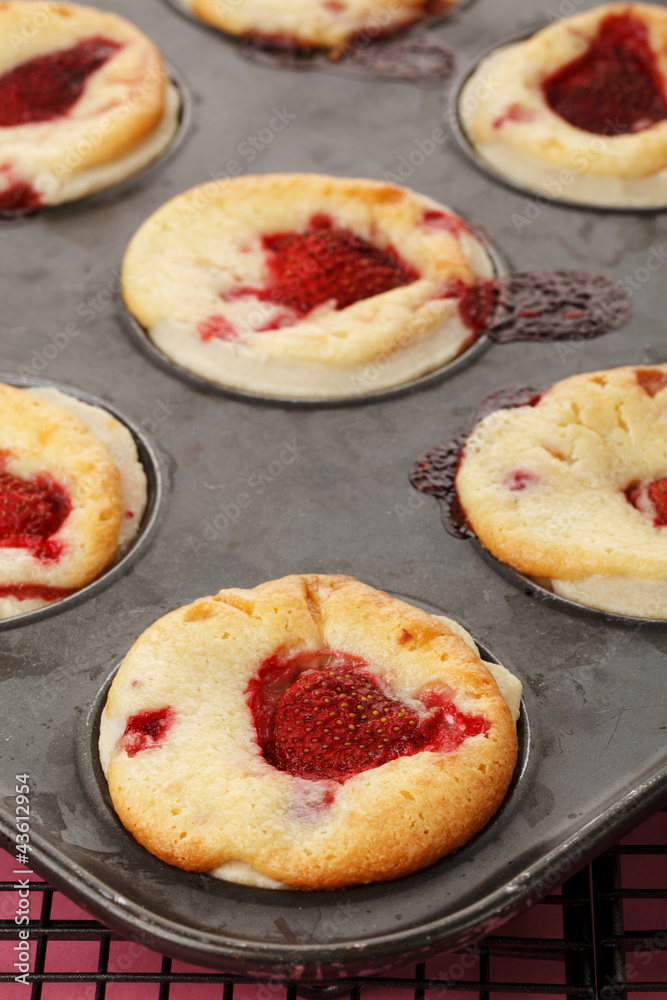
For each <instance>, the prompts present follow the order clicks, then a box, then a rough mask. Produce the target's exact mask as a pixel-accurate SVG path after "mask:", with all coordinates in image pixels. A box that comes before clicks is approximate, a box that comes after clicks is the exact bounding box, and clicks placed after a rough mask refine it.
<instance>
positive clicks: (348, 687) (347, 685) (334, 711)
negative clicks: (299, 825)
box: [246, 650, 491, 782]
mask: <svg viewBox="0 0 667 1000" xmlns="http://www.w3.org/2000/svg"><path fill="white" fill-rule="evenodd" d="M246 694H247V699H248V703H249V705H250V708H251V711H252V713H253V718H254V721H255V726H256V729H257V738H258V742H259V745H260V746H261V748H262V750H263V752H264V756H265V758H266V760H267V761H268V762H269V763H270V764H272V765H273V766H274V767H275V768H277V769H278V770H279V771H286V772H288V773H289V774H293V775H295V776H296V777H300V778H306V779H308V780H313V781H314V780H317V779H329V780H333V781H338V782H343V781H346V780H347V779H348V778H351V777H353V776H354V775H355V774H359V773H360V772H361V771H367V770H370V769H371V768H375V767H380V766H381V765H382V764H385V763H387V762H388V761H390V760H395V759H396V758H397V757H406V756H412V755H413V754H415V753H419V752H420V751H422V750H437V751H440V752H450V751H452V750H455V749H456V748H457V747H458V746H460V745H461V743H463V741H464V740H466V739H468V737H470V736H477V735H479V734H480V733H483V734H486V733H488V731H489V729H490V725H491V724H490V722H489V721H488V720H487V719H485V718H483V717H482V716H469V715H465V714H464V713H463V712H460V711H459V710H458V709H457V708H456V707H455V705H454V704H453V703H452V702H451V700H449V698H448V697H447V696H445V695H444V693H443V692H437V691H428V692H426V693H425V694H424V695H423V696H422V701H423V703H424V704H425V705H426V708H427V710H426V711H425V712H417V711H416V710H415V709H414V708H411V707H410V706H408V705H406V704H404V703H403V702H402V701H399V700H398V699H397V698H392V697H390V696H388V695H387V694H385V693H384V692H383V691H382V690H381V689H380V686H379V683H378V681H377V680H376V678H375V677H374V676H373V674H372V673H371V672H370V670H369V669H368V665H367V663H366V662H365V661H364V660H362V659H360V658H358V657H354V656H350V655H349V654H347V653H333V652H330V651H327V650H325V651H321V652H318V653H307V654H299V655H298V656H295V657H292V658H290V659H282V658H281V657H280V656H278V655H275V656H272V657H270V658H269V659H268V660H267V661H266V662H265V663H264V664H262V666H261V667H260V669H259V671H258V673H257V675H256V677H255V678H254V679H253V680H251V682H250V684H249V685H248V690H247V693H246Z"/></svg>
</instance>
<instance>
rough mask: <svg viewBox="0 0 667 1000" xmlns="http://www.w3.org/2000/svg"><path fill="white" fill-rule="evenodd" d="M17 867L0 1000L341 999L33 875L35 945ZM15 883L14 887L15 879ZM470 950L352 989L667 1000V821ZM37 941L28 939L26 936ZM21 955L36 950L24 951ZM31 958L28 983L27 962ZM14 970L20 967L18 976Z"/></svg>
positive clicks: (5, 887)
mask: <svg viewBox="0 0 667 1000" xmlns="http://www.w3.org/2000/svg"><path fill="white" fill-rule="evenodd" d="M15 867H16V865H15V864H14V861H13V859H12V858H11V857H10V856H9V855H8V854H5V853H4V852H0V878H4V879H5V880H4V881H0V1000H15V998H16V1000H19V998H22V1000H209V998H210V1000H213V998H218V1000H296V997H297V996H300V995H301V996H305V997H306V998H307V1000H318V998H321V1000H329V998H331V997H332V996H334V995H336V996H337V995H339V994H338V991H337V990H333V991H332V989H331V988H328V987H327V985H326V984H322V983H318V984H317V985H315V986H311V987H308V986H307V985H305V984H302V983H301V984H294V983H277V982H276V981H275V980H269V979H258V978H250V977H242V976H232V975H225V974H222V973H218V972H211V971H209V970H206V969H202V968H197V967H195V966H190V965H187V964H185V963H184V962H179V961H176V960H173V961H172V959H169V958H165V957H162V956H160V955H157V954H155V953H154V952H150V951H148V950H147V949H146V948H142V947H140V946H139V945H137V944H134V943H132V942H129V941H124V940H123V939H122V938H120V937H118V935H116V934H114V933H113V932H112V931H110V930H108V929H107V928H106V927H104V926H103V925H102V924H100V923H98V922H97V921H96V920H92V919H91V918H89V917H88V916H87V914H85V913H84V912H83V911H82V910H80V909H79V908H78V907H76V906H75V905H74V904H73V903H70V902H69V900H67V899H66V898H65V897H64V896H62V895H61V894H60V893H58V892H56V891H55V890H54V889H52V888H51V886H49V885H48V884H47V883H46V882H42V881H41V880H38V879H37V877H36V876H31V881H30V898H31V904H30V923H29V924H24V925H21V927H22V928H25V929H27V930H28V931H29V937H28V939H27V940H28V941H29V944H28V946H27V948H25V947H24V945H23V944H21V942H20V940H19V938H18V936H17V930H18V927H17V924H16V923H15V915H16V913H17V904H18V898H19V897H18V891H17V888H16V881H15V879H16V878H18V877H19V876H14V875H13V870H14V868H15ZM12 879H14V880H12ZM502 932H503V933H501V934H493V935H491V936H489V937H487V938H485V939H484V940H483V941H482V942H480V943H479V944H477V945H475V946H473V947H471V948H468V949H466V950H465V951H464V952H462V953H452V954H449V955H445V956H443V957H440V958H437V959H433V960H431V961H429V962H428V963H426V964H425V965H417V966H411V967H408V968H403V969H398V970H396V971H393V972H392V973H391V974H388V975H386V976H381V977H372V978H371V977H369V978H362V977H357V978H354V979H350V980H347V981H346V996H349V997H350V1000H360V997H361V995H362V994H363V1000H464V998H466V1000H474V998H478V1000H496V998H500V997H504V998H510V1000H512V998H518V997H522V996H526V995H532V996H534V997H553V996H556V997H565V998H567V1000H575V998H580V1000H589V998H590V1000H595V998H596V997H597V998H599V1000H627V998H628V997H632V996H633V995H634V994H640V993H642V994H645V993H652V994H654V995H657V996H660V997H663V998H667V812H662V813H658V814H656V815H655V816H654V817H653V818H652V819H651V820H649V821H647V822H646V823H644V824H643V825H642V826H641V827H639V828H638V829H637V830H635V831H634V833H633V834H631V835H630V836H629V837H626V838H625V840H624V841H622V843H621V844H619V845H618V846H617V847H615V848H613V849H612V850H611V851H609V852H607V853H606V854H604V855H602V857H600V858H599V859H598V860H597V861H595V862H594V863H593V864H592V865H590V866H589V867H587V868H585V869H583V870H582V871H581V872H579V873H578V874H577V875H575V876H574V877H572V878H570V879H568V880H567V882H565V883H564V884H563V886H562V889H559V890H556V891H555V892H554V893H552V894H551V895H548V896H546V897H545V898H544V899H543V900H542V901H541V902H540V903H538V904H537V905H536V906H534V907H532V908H531V909H530V910H529V911H528V912H527V913H525V914H524V915H522V916H521V917H518V918H517V919H516V920H513V921H511V922H510V923H508V924H506V925H505V926H504V927H503V928H502ZM24 940H25V939H24ZM21 948H24V950H23V951H21ZM26 953H27V954H29V959H28V962H27V964H28V965H29V970H30V971H29V972H28V973H27V975H24V977H23V981H22V982H16V979H15V977H16V976H17V975H21V972H22V970H23V968H24V965H22V964H21V961H20V960H21V959H25V957H26ZM14 963H17V965H16V967H15V965H14Z"/></svg>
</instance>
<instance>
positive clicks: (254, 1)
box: [174, 0, 459, 49]
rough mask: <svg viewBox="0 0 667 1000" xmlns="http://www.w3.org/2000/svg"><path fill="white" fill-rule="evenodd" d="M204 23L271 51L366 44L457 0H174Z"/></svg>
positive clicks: (435, 13)
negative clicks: (282, 0) (240, 0)
mask: <svg viewBox="0 0 667 1000" xmlns="http://www.w3.org/2000/svg"><path fill="white" fill-rule="evenodd" d="M174 2H175V3H176V4H177V6H179V7H182V8H183V10H185V11H187V12H188V13H190V14H192V15H194V16H195V17H197V18H199V19H200V20H202V21H205V22H206V23H207V24H211V25H213V27H215V28H219V29H220V30H221V31H224V32H226V33H227V34H229V35H235V36H237V37H240V38H243V39H245V40H247V41H251V42H255V43H257V44H258V45H265V46H271V47H272V48H292V49H294V48H296V49H310V48H326V49H342V48H344V47H346V46H353V45H355V43H356V44H357V45H367V44H368V43H369V42H370V41H372V40H373V39H375V38H378V37H380V36H384V35H387V34H390V33H393V32H396V31H400V30H401V29H403V28H406V27H408V26H409V25H411V24H415V23H416V22H417V21H423V20H425V19H426V18H431V17H434V16H437V15H438V14H442V13H444V12H446V11H448V10H449V9H450V8H452V7H455V6H456V5H457V3H458V2H459V0H290V2H289V3H280V2H279V0H242V2H238V0H226V2H224V3H221V2H220V0H174Z"/></svg>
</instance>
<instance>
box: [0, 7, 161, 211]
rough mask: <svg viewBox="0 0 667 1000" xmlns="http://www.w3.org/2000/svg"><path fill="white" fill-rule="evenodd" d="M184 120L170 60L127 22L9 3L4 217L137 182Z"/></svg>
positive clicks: (0, 70) (0, 159)
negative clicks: (168, 65)
mask: <svg viewBox="0 0 667 1000" xmlns="http://www.w3.org/2000/svg"><path fill="white" fill-rule="evenodd" d="M179 114H180V96H179V93H178V90H177V89H176V87H175V86H174V85H173V84H172V83H171V82H170V80H169V78H168V76H167V73H166V71H165V69H164V66H163V64H162V59H161V56H160V53H159V52H158V50H157V48H156V47H155V45H154V44H153V43H152V42H151V41H150V40H149V39H148V38H146V36H145V35H144V34H142V32H140V31H139V30H138V28H135V27H134V25H132V24H130V23H129V22H128V21H126V20H125V19H124V18H122V17H118V16H117V15H116V14H111V13H107V12H105V11H100V10H96V9H94V8H92V7H81V6H78V5H76V4H70V3H49V4H47V5H42V7H39V8H36V7H35V4H34V3H33V2H31V0H8V2H7V3H3V4H1V5H0V214H2V215H12V214H21V213H29V212H33V211H36V210H38V209H39V208H40V207H45V206H48V205H58V204H62V203H64V202H69V201H74V200H76V199H79V198H83V197H84V196H85V195H88V194H92V193H93V192H96V191H100V190H103V189H105V188H108V187H111V186H112V185H115V184H117V183H119V182H121V181H123V180H125V179H127V178H128V177H131V176H132V175H133V174H135V173H137V172H138V171H140V170H141V169H143V168H144V167H146V166H148V164H149V163H151V162H153V161H154V160H155V159H157V157H158V156H159V155H160V154H161V153H162V152H163V151H164V150H165V149H166V147H167V146H168V145H169V143H170V142H171V140H172V139H173V138H174V135H175V133H176V130H177V128H178V123H179Z"/></svg>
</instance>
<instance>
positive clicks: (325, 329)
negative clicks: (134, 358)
mask: <svg viewBox="0 0 667 1000" xmlns="http://www.w3.org/2000/svg"><path fill="white" fill-rule="evenodd" d="M493 273H494V270H493V264H492V261H491V259H490V257H489V255H488V253H487V251H486V249H485V246H484V244H483V242H482V241H481V239H480V238H479V237H478V236H476V235H475V234H474V233H472V232H471V230H470V229H469V228H468V226H467V225H466V224H465V223H464V222H463V220H461V219H460V218H459V217H458V216H456V215H455V214H454V213H453V212H451V211H450V210H449V209H448V208H445V207H444V206H442V205H440V204H438V203H437V202H434V201H433V200H432V199H430V198H426V197H424V196H423V195H419V194H416V193H415V192H413V191H410V190H408V189H407V188H402V187H398V186H396V185H393V184H387V183H384V182H381V181H371V180H356V179H347V178H337V177H327V176H323V175H320V174H268V175H264V176H258V177H252V176H250V177H239V178H234V179H231V180H223V181H215V182H212V183H209V184H203V185H201V186H200V187H196V188H193V189H192V190H191V191H186V192H185V193H184V194H182V195H179V196H178V197H176V198H174V199H172V200H171V201H169V202H167V204H165V205H163V206H162V207H161V208H159V209H158V211H157V212H155V213H154V214H153V215H152V216H150V218H149V219H147V220H146V222H144V223H143V225H142V226H141V227H140V228H139V230H138V231H137V232H136V233H135V235H134V237H133V238H132V240H131V242H130V245H129V247H128V249H127V252H126V254H125V259H124V262H123V294H124V297H125V302H126V304H127V307H128V309H129V311H130V313H132V315H133V316H134V317H135V318H136V319H137V320H138V321H139V323H140V324H141V325H142V326H143V327H144V328H145V329H146V330H147V331H148V334H149V336H150V338H151V340H152V341H153V342H154V343H155V345H156V346H157V347H159V348H160V350H161V351H162V352H163V353H164V354H166V355H167V356H168V357H169V358H171V359H172V360H173V361H175V362H177V364H179V365H181V366H182V367H183V368H186V369H188V370H189V371H191V372H194V373H195V374H197V375H199V376H201V377H202V378H205V379H208V380H209V381H213V382H217V383H219V384H220V385H224V386H229V387H231V388H236V389H242V390H249V391H254V392H260V393H264V394H267V395H276V396H290V397H294V398H300V397H316V398H322V399H326V398H336V397H345V396H355V395H359V394H360V393H364V392H373V391H376V390H378V389H383V388H387V387H390V386H393V385H398V384H401V383H403V382H407V381H410V380H411V379H413V378H417V377H418V376H420V375H423V374H425V373H426V372H429V371H432V370H433V369H435V368H438V367H440V366H441V365H443V364H445V363H446V362H447V361H450V360H451V359H452V358H453V357H456V355H458V354H459V353H460V352H461V351H462V350H463V349H464V348H465V347H466V346H467V345H469V344H470V343H471V342H472V341H473V340H474V339H475V338H476V337H477V336H478V335H479V333H480V326H479V324H478V323H477V322H476V318H475V312H474V309H470V308H469V301H470V298H471V297H472V296H474V294H475V291H476V289H477V287H478V284H479V283H480V282H484V281H485V280H486V279H488V278H490V277H492V276H493Z"/></svg>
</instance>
